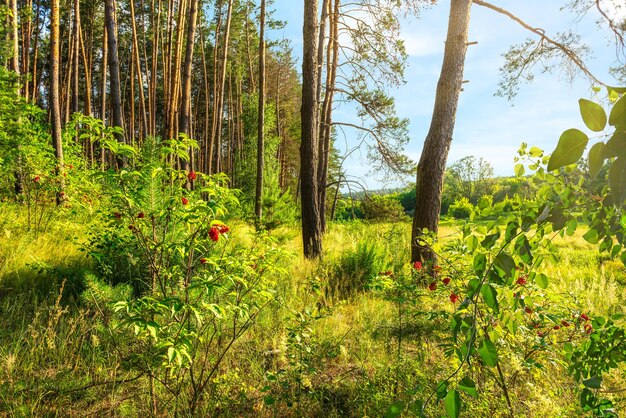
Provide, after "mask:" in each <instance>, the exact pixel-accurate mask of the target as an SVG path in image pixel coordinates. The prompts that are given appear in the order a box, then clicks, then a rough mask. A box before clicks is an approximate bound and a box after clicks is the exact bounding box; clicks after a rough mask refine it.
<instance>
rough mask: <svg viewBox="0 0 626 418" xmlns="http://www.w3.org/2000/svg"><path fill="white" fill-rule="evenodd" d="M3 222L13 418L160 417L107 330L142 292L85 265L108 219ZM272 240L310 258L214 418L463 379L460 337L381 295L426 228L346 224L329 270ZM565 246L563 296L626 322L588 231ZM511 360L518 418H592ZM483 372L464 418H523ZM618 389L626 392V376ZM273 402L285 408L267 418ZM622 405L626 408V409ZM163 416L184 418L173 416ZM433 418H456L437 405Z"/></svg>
mask: <svg viewBox="0 0 626 418" xmlns="http://www.w3.org/2000/svg"><path fill="white" fill-rule="evenodd" d="M1 209H2V211H1V212H0V236H2V237H3V239H1V240H0V296H1V297H0V416H29V415H30V416H44V415H45V416H72V415H74V416H87V415H89V414H92V415H94V416H100V415H108V414H113V415H116V416H137V415H141V414H144V415H145V414H149V413H150V408H149V403H150V401H149V399H150V395H149V392H150V386H149V381H148V379H146V378H139V379H137V380H132V381H130V382H124V381H125V380H129V379H132V378H133V377H134V376H133V375H132V374H131V373H130V372H129V371H128V367H127V366H128V363H127V362H128V361H129V357H128V353H130V352H131V351H132V344H133V343H132V338H130V337H128V339H126V340H122V341H115V340H113V339H112V338H111V335H110V330H109V329H108V327H107V325H106V324H107V323H108V321H109V319H110V317H111V315H112V313H111V312H110V310H109V308H108V307H107V301H110V300H115V299H116V298H121V297H123V296H124V295H125V294H127V293H125V292H128V291H129V290H128V289H125V288H123V287H119V288H115V289H112V288H111V287H109V286H108V285H106V284H104V283H102V282H101V281H99V280H98V278H97V277H94V276H93V274H91V273H89V272H90V271H91V266H90V263H89V260H88V259H87V258H86V257H85V255H84V253H83V252H81V251H80V246H81V243H82V240H84V237H85V236H86V231H87V229H88V228H89V227H90V225H94V224H92V222H96V224H95V225H97V222H98V221H97V218H96V217H93V216H91V215H85V214H82V215H77V214H67V216H66V217H61V216H58V217H55V219H54V220H53V221H52V222H51V224H50V226H49V228H48V229H47V230H46V231H43V232H41V231H40V232H39V233H37V234H35V232H34V231H29V230H28V229H27V228H26V226H25V224H26V221H25V217H24V216H25V215H24V214H23V213H22V210H21V208H19V207H15V206H13V205H11V204H4V206H3V207H2V208H1ZM232 229H233V234H232V239H233V240H235V241H238V242H241V243H243V244H250V243H252V241H253V237H252V228H251V227H250V226H247V225H244V224H234V225H232ZM459 230H460V224H458V223H456V222H450V221H447V222H446V223H445V224H443V225H442V228H441V230H440V236H441V237H442V244H441V245H445V243H451V242H453V241H454V239H456V238H459V237H460V233H459ZM271 235H272V236H273V237H274V238H275V239H276V242H277V244H278V245H280V246H282V247H283V248H285V249H288V250H289V251H291V252H292V253H293V254H294V257H293V258H292V260H291V261H290V262H289V265H288V269H289V271H288V274H287V275H286V276H285V277H284V278H282V279H281V281H280V282H279V284H278V288H277V302H276V303H275V304H273V305H271V306H269V307H268V308H267V309H266V310H265V311H263V313H262V315H261V316H260V317H259V319H258V321H257V324H256V326H255V327H253V328H252V330H251V331H250V332H249V333H247V334H245V336H244V337H243V338H242V339H241V340H239V341H238V343H237V344H236V346H235V347H234V349H233V351H231V352H230V354H229V355H228V357H227V359H226V360H225V362H224V364H223V366H222V368H221V370H220V375H219V377H218V378H217V379H216V380H215V381H214V382H213V386H212V389H211V392H210V396H211V403H210V408H212V409H211V410H210V411H208V412H212V415H213V414H215V415H218V414H220V415H224V416H382V415H383V414H384V412H385V411H386V409H387V407H388V406H389V405H390V404H391V403H392V402H394V401H395V400H397V399H408V396H409V395H407V393H408V392H409V391H411V390H417V392H418V393H420V394H427V393H429V392H430V391H432V390H434V388H435V385H436V384H437V382H438V381H440V380H441V379H443V378H445V377H446V376H448V375H449V374H450V373H452V372H453V371H454V369H455V367H456V365H457V364H456V362H455V361H454V360H450V359H447V358H445V356H444V353H443V350H442V348H441V347H440V344H441V342H442V341H441V338H442V336H444V335H445V332H446V330H447V327H448V324H447V323H446V322H444V321H440V320H432V319H428V318H426V317H424V316H420V315H412V314H411V313H410V312H405V313H404V314H403V316H402V325H400V322H399V321H400V319H399V316H398V306H397V305H396V304H395V303H394V302H392V301H389V300H385V299H384V298H383V297H382V295H381V294H380V293H377V292H373V291H371V290H369V289H368V286H367V280H369V278H368V276H369V275H371V274H372V273H378V271H376V270H383V269H389V270H393V271H395V272H397V273H398V274H408V272H409V270H410V266H409V265H408V263H407V262H406V261H407V260H406V254H407V253H408V247H409V245H408V243H409V239H410V224H408V223H394V224H380V223H376V224H374V223H372V224H369V223H361V222H355V223H341V224H331V225H330V227H329V231H328V233H327V234H326V236H325V238H324V248H325V254H324V258H323V260H322V261H321V262H311V261H306V260H304V259H302V256H301V245H302V244H301V237H300V233H299V232H298V231H297V230H296V229H294V228H288V227H282V228H279V229H277V230H274V231H272V232H271ZM554 246H555V248H556V249H557V256H556V257H555V259H554V260H548V261H547V262H546V264H545V265H544V267H543V269H544V270H543V271H544V272H545V273H546V274H547V275H548V276H549V277H550V287H549V288H548V290H549V292H550V293H551V294H552V296H554V297H556V298H557V299H559V300H561V301H563V303H564V304H565V303H568V304H569V303H573V304H576V305H578V306H581V307H583V308H584V309H585V311H587V312H590V313H593V314H595V315H599V314H608V313H615V312H625V313H626V309H625V308H624V305H623V301H624V300H625V297H626V288H625V287H624V283H626V270H625V268H624V266H623V265H622V264H621V263H620V262H618V261H615V260H606V259H604V258H602V257H600V256H599V255H598V253H597V252H596V250H595V248H594V247H593V246H591V245H589V244H587V243H586V242H585V241H584V240H583V239H582V234H581V233H580V232H578V233H576V234H575V235H574V236H573V237H565V238H558V239H555V241H554ZM338 288H341V291H339V292H338V291H336V290H337V289H338ZM418 304H419V307H420V309H422V310H431V311H438V310H443V311H446V310H448V311H450V310H451V304H450V303H449V301H447V300H446V299H445V298H444V299H441V300H436V299H423V300H421V299H420V300H419V301H418ZM298 313H299V314H298ZM298 318H300V319H298ZM294 329H295V330H296V332H304V334H302V335H303V337H302V341H303V343H302V344H301V345H300V346H296V345H294V344H293V343H291V342H290V337H289V332H290V331H289V330H294ZM399 338H401V340H402V345H401V346H400V349H399V346H398V341H399ZM511 347H513V346H511ZM511 354H512V353H511ZM501 356H502V363H503V365H504V368H505V373H507V375H509V376H511V375H513V374H515V373H517V375H518V376H519V378H518V379H516V380H515V381H511V387H510V388H509V390H510V392H511V398H512V401H513V403H514V405H515V411H516V416H520V417H539V416H541V417H545V416H550V417H559V416H561V417H570V416H579V415H580V414H581V411H579V410H578V409H577V406H576V405H577V399H576V396H577V395H576V390H575V386H574V382H573V380H572V379H571V377H570V376H569V375H568V374H567V372H566V370H565V369H564V367H563V365H562V364H561V363H560V362H559V361H558V359H554V361H547V362H545V364H544V370H543V371H540V370H537V369H532V370H530V371H528V370H526V369H524V368H523V367H522V365H520V364H518V363H516V361H517V360H516V358H517V357H516V356H515V355H510V354H508V353H507V352H506V350H505V351H502V352H501ZM467 373H469V374H471V375H472V377H473V379H474V380H475V381H476V382H477V386H478V388H479V389H480V392H481V396H480V397H479V398H478V399H476V400H473V399H471V398H467V399H465V400H466V401H467V407H466V408H467V409H465V410H464V412H463V415H462V416H468V417H482V416H493V417H499V416H502V417H504V416H508V412H507V409H506V407H505V405H506V404H505V401H504V399H503V395H502V390H501V389H500V388H499V387H497V386H496V385H494V383H493V379H491V378H490V377H489V375H488V373H489V372H488V371H485V370H483V369H481V368H480V367H478V366H477V365H474V366H472V367H471V368H470V369H469V370H467ZM271 376H274V378H271ZM268 377H270V379H269V380H268ZM273 379H274V380H273ZM605 382H606V383H607V384H608V385H609V387H610V388H621V387H623V386H624V384H625V383H626V377H625V375H624V369H623V368H621V369H618V370H617V371H616V372H615V373H613V374H612V375H611V376H607V377H606V379H605ZM268 395H271V396H272V397H273V398H274V401H275V403H274V404H273V405H266V404H265V403H264V399H265V398H266V397H267V396H268ZM614 401H615V402H616V403H617V404H618V405H620V406H622V407H624V406H625V405H626V403H625V402H624V399H623V397H620V395H619V394H616V395H615V396H614ZM161 411H162V414H163V415H164V416H168V415H173V413H172V412H171V411H169V412H168V410H167V406H166V405H161ZM208 412H207V413H208ZM429 414H431V415H433V416H442V415H443V414H445V411H444V409H443V407H442V405H441V404H439V403H434V404H432V406H431V408H430V409H429Z"/></svg>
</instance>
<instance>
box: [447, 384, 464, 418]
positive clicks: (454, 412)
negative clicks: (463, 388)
mask: <svg viewBox="0 0 626 418" xmlns="http://www.w3.org/2000/svg"><path fill="white" fill-rule="evenodd" d="M443 404H444V405H445V407H446V412H447V413H448V417H449V418H458V416H459V414H460V413H461V395H459V392H458V391H457V390H454V389H453V390H451V391H450V392H448V394H447V395H446V397H445V399H444V400H443Z"/></svg>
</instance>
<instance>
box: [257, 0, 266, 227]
mask: <svg viewBox="0 0 626 418" xmlns="http://www.w3.org/2000/svg"><path fill="white" fill-rule="evenodd" d="M260 14H261V16H260V23H259V26H260V27H259V108H258V109H259V111H258V119H257V130H258V132H257V151H256V195H255V198H254V215H255V224H256V228H257V230H258V229H260V228H261V221H262V220H263V167H264V165H265V164H264V163H265V161H264V154H265V136H264V133H265V0H261V10H260Z"/></svg>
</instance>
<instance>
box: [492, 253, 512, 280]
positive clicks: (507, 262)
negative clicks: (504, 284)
mask: <svg viewBox="0 0 626 418" xmlns="http://www.w3.org/2000/svg"><path fill="white" fill-rule="evenodd" d="M494 265H495V266H496V267H497V268H498V269H499V270H501V271H502V272H503V273H504V275H505V278H509V277H512V276H513V274H514V272H515V267H516V264H515V260H513V257H511V256H510V255H508V254H507V253H505V252H502V253H500V254H498V255H497V256H496V259H495V260H494Z"/></svg>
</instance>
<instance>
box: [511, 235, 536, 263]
mask: <svg viewBox="0 0 626 418" xmlns="http://www.w3.org/2000/svg"><path fill="white" fill-rule="evenodd" d="M515 252H516V253H517V255H519V256H520V258H521V259H522V260H523V261H524V263H526V264H531V263H532V262H533V255H532V252H531V248H530V243H529V242H528V238H526V235H522V236H520V237H519V238H518V239H517V240H516V241H515Z"/></svg>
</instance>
